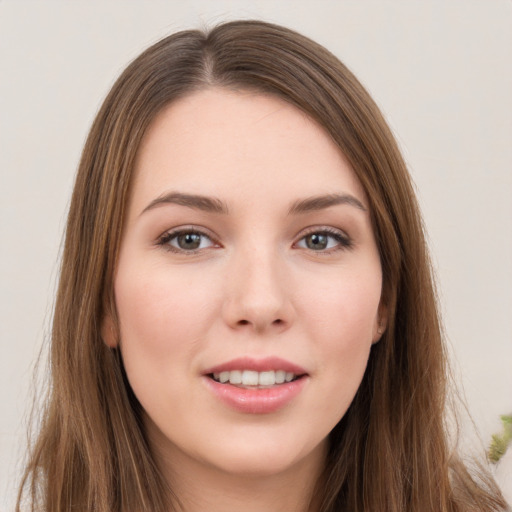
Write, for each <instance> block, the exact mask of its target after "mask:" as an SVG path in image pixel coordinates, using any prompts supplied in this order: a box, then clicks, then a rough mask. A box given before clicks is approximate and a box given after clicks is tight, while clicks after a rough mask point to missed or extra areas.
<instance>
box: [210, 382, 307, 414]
mask: <svg viewBox="0 0 512 512" xmlns="http://www.w3.org/2000/svg"><path fill="white" fill-rule="evenodd" d="M204 379H205V381H206V384H207V386H208V388H209V389H210V390H211V391H212V392H213V393H214V394H215V396H216V397H217V398H218V399H219V400H220V401H221V402H223V403H224V404H226V405H227V406H228V407H230V408H232V409H235V410H236V411H239V412H243V413H247V414H269V413H272V412H276V411H278V410H279V409H282V408H283V407H285V406H286V405H288V404H289V403H290V402H291V401H292V400H293V399H294V398H295V397H296V396H297V395H298V394H299V393H300V392H301V391H302V389H303V388H304V385H305V383H306V380H307V377H306V376H304V377H301V378H300V379H297V380H294V381H292V382H287V383H285V384H279V385H277V386H274V387H271V388H260V389H258V388H254V389H246V388H238V387H236V386H232V385H230V384H221V383H220V382H217V381H215V380H213V379H212V378H210V377H206V376H205V377H204Z"/></svg>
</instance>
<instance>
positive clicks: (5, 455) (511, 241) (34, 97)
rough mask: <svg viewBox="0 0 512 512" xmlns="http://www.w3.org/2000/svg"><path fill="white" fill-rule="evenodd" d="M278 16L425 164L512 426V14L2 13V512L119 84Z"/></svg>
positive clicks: (476, 400)
mask: <svg viewBox="0 0 512 512" xmlns="http://www.w3.org/2000/svg"><path fill="white" fill-rule="evenodd" d="M239 17H243V18H262V19H265V20H268V21H273V22H277V23H280V24H284V25H287V26H289V27H290V28H294V29H297V30H299V31H301V32H303V33H304V34H305V35H308V36H310V37H312V38H313V39H316V40H317V41H319V42H320V43H322V44H323V45H325V46H326V47H327V48H329V49H330V50H331V51H333V52H334V53H335V54H336V55H337V56H338V57H340V58H341V59H342V60H343V61H344V62H345V63H346V64H347V65H348V66H349V67H350V68H351V69H352V70H353V71H354V72H355V73H356V75H357V76H358V77H359V78H360V80H361V81H362V82H363V83H364V84H365V85H366V87H367V88H368V89H369V91H370V92H371V94H372V95H373V96H374V98H375V99H376V101H377V102H378V104H379V105H380V106H381V108H382V109H383V111H384V113H385V115H386V117H387V119H388V120H389V122H390V124H391V126H392V128H393V130H394V131H395V133H396V135H397V137H398V140H399V142H400V145H401V147H402V149H403V152H404V154H405V157H406V160H407V162H408V164H409V166H410V170H411V173H412V175H413V177H414V180H415V182H416V184H417V187H418V193H419V197H420V201H421V204H422V206H423V209H424V216H425V221H426V226H427V229H428V232H429V235H430V241H431V247H432V250H433V255H434V261H435V265H436V268H437V272H438V277H439V282H440V295H441V303H442V310H443V314H444V319H445V324H446V332H447V336H448V339H449V343H450V346H451V347H452V349H453V352H454V354H455V355H454V359H455V363H454V364H455V368H456V373H457V375H458V376H459V379H460V380H461V383H462V385H463V387H464V390H465V395H466V399H467V402H468V406H469V411H470V413H471V415H472V416H473V418H474V420H475V423H476V426H477V429H478V431H479V432H480V434H481V437H482V439H483V441H484V443H485V444H487V443H488V442H489V440H490V436H491V433H493V432H495V431H498V430H499V429H500V424H499V415H500V414H505V413H508V412H512V149H511V146H512V2H510V1H509V0H480V1H470V0H460V1H455V0H448V1H446V0H442V1H430V2H420V1H412V0H402V1H400V0H393V1H382V0H380V1H369V0H353V1H349V0H345V1H340V0H338V1H316V2H313V1H298V0H294V1H285V0H282V1H280V2H278V1H258V2H257V1H252V2H251V1H249V0H244V1H242V0H238V1H231V2H230V1H227V0H224V1H221V0H216V1H211V0H203V1H199V0H197V1H167V2H155V1H151V2H149V1H140V0H139V1H126V0H125V1H123V2H114V1H102V2H99V1H91V0H74V1H72V2H71V1H69V0H68V1H60V2H57V1H54V0H46V1H42V0H41V1H31V2H30V1H26V0H25V1H19V0H16V1H1V0H0V201H1V202H0V205H1V211H0V241H1V247H2V250H1V260H0V282H1V295H0V329H1V330H0V343H1V345H0V404H1V406H2V412H1V414H0V510H5V511H8V510H11V509H12V508H13V496H14V492H13V491H14V482H15V481H16V478H17V474H18V471H19V466H20V460H21V458H22V455H23V450H24V448H23V440H24V437H23V436H24V432H25V427H24V424H23V418H24V415H26V412H27V407H28V403H29V401H28V391H29V385H30V378H31V373H32V366H33V363H34V361H35V358H36V355H37V353H38V351H39V348H40V346H41V344H42V342H43V339H45V337H47V333H48V325H49V320H50V317H51V306H52V300H53V291H54V287H55V280H56V275H57V269H58V263H57V262H58V254H59V246H60V242H61V233H62V230H63V226H64V220H65V215H66V210H67V206H68V201H69V195H70V191H71V186H72V182H73V176H74V172H75V169H76V166H77V162H78V159H79V155H80V151H81V146H82V144H83V142H84V138H85V136H86V133H87V131H88V128H89V126H90V123H91V121H92V119H93V116H94V114H95V112H96V110H97V108H98V106H99V104H100V102H101V100H102V98H103V97H104V96H105V94H106V92H107V90H108V89H109V87H110V86H111V85H112V83H113V81H114V79H115V77H116V76H117V75H118V74H119V72H120V71H121V70H122V69H123V68H124V67H125V65H126V64H127V63H128V62H129V61H130V60H131V59H132V58H134V57H135V56H136V55H137V54H138V53H140V51H141V50H142V49H143V48H145V47H146V46H148V45H150V44H151V43H153V42H155V41H157V40H158V39H159V38H161V37H163V36H165V35H167V34H169V33H171V32H174V31H176V30H179V29H183V28H191V27H201V26H204V25H211V24H214V23H217V22H220V21H222V20H225V19H233V18H239Z"/></svg>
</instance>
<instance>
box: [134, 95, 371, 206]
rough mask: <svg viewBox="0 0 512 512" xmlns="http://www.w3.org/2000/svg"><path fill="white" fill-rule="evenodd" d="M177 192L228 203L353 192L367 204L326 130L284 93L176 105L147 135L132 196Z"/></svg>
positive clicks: (200, 98)
mask: <svg viewBox="0 0 512 512" xmlns="http://www.w3.org/2000/svg"><path fill="white" fill-rule="evenodd" d="M174 189H176V190H180V191H181V190H184V191H186V192H188V193H195V194H205V195H215V196H217V197H222V198H226V199H227V200H230V199H233V200H234V199H235V198H236V197H243V198H245V199H247V198H249V197H250V198H252V199H253V200H257V198H258V196H261V195H263V196H265V198H266V199H268V198H269V197H271V196H275V198H276V200H277V199H284V196H290V197H291V196H302V195H315V194H328V193H333V191H334V192H350V193H353V194H355V195H358V196H359V198H360V199H361V200H362V201H363V202H364V193H363V191H362V189H361V186H360V183H359V182H358V180H357V178H356V177H355V174H354V172H353V171H352V169H351V168H350V166H349V164H348V162H347V161H346V159H345V158H344V156H343V154H342V153H341V151H340V150H339V148H338V147H337V146H336V144H335V143H334V142H333V141H332V139H331V138H330V136H329V135H328V134H327V132H326V131H325V130H324V128H322V127H321V126H320V125H318V124H317V123H316V122H314V121H313V120H311V119H310V118H309V117H308V116H307V115H306V114H304V113H303V112H302V111H300V110H299V109H297V108H296V107H294V106H292V105H290V104H288V103H287V102H285V101H284V100H282V99H280V98H277V97H274V96H270V95H263V94H259V93H254V92H247V91H231V90H229V91H228V90H225V89H220V88H212V89H206V90H202V91H199V92H194V93H193V94H191V95H189V96H186V97H185V98H182V99H180V100H178V101H176V102H174V103H172V104H171V105H169V106H168V107H166V108H165V109H164V110H163V111H162V112H160V114H159V115H158V116H157V117H156V119H155V120H154V121H153V123H152V124H151V125H150V127H149V129H148V131H147V133H146V134H145V136H144V138H143V140H142V143H141V146H140V148H139V151H138V156H137V161H136V167H135V176H134V187H133V201H134V202H135V203H140V204H138V205H137V206H138V207H143V202H144V201H146V202H147V201H149V200H151V199H153V198H154V197H155V196H157V195H159V194H161V193H162V192H165V191H168V190H174ZM231 196H232V197H231Z"/></svg>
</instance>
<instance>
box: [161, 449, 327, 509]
mask: <svg viewBox="0 0 512 512" xmlns="http://www.w3.org/2000/svg"><path fill="white" fill-rule="evenodd" d="M153 441H154V439H153ZM151 444H152V445H153V449H154V453H156V454H158V455H157V463H158V465H159V466H160V467H161V469H162V471H163V474H164V476H165V478H166V479H167V481H168V482H169V485H170V488H171V489H172V492H173V495H174V496H175V497H176V498H177V499H176V502H177V503H176V510H179V511H180V512H204V511H205V510H208V512H239V511H240V510H243V511H244V512H261V511H265V512H278V511H283V510H286V512H317V511H318V510H319V508H318V505H317V503H316V500H315V499H314V492H315V486H316V482H317V481H318V479H319V478H320V475H321V473H322V470H323V468H324V465H325V457H326V444H322V445H320V446H318V447H317V448H316V449H315V450H314V451H313V452H312V453H310V454H308V455H307V457H305V458H304V459H302V460H299V461H297V462H295V463H294V464H292V465H290V467H287V468H286V469H284V470H282V471H279V472H263V471H259V472H252V473H251V472H246V473H239V472H231V471H226V470H223V469H219V468H217V467H214V466H212V465H209V464H205V463H203V462H202V461H197V460H195V459H192V458H190V457H189V456H188V455H187V454H185V453H183V452H181V451H180V450H179V449H176V447H174V448H172V449H169V446H167V447H166V450H165V451H162V450H161V449H155V448H157V447H156V446H155V444H154V443H151ZM160 448H162V446H161V445H160Z"/></svg>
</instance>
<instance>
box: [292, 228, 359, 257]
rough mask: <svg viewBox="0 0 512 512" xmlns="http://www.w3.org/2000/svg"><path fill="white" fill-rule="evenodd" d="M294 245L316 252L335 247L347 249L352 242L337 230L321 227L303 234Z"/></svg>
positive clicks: (328, 250) (327, 250) (326, 250)
mask: <svg viewBox="0 0 512 512" xmlns="http://www.w3.org/2000/svg"><path fill="white" fill-rule="evenodd" d="M296 246H297V247H300V248H301V249H309V250H312V251H317V252H322V251H323V252H331V251H335V250H337V249H348V248H350V247H351V246H352V242H351V240H350V238H349V237H348V236H346V235H345V234H343V233H341V232H339V231H334V230H332V231H331V230H326V229H323V230H318V231H313V232H311V233H308V234H307V235H305V236H303V237H302V238H301V239H300V240H299V241H298V242H297V244H296Z"/></svg>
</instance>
